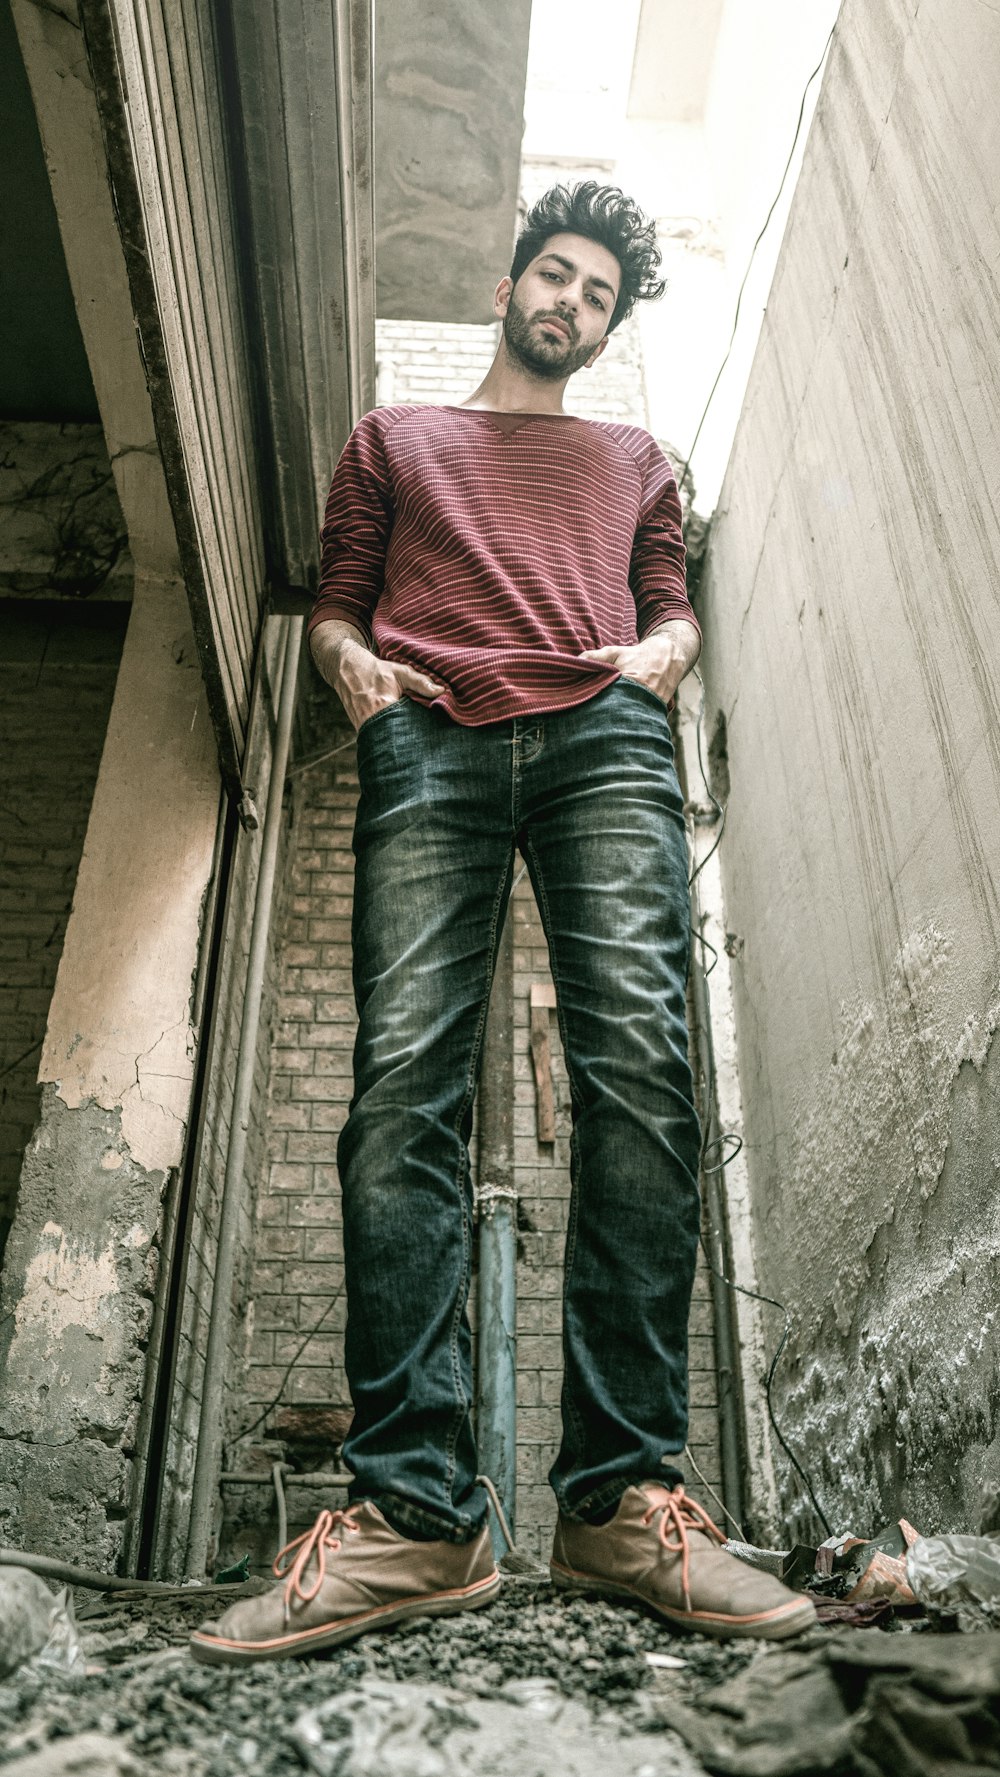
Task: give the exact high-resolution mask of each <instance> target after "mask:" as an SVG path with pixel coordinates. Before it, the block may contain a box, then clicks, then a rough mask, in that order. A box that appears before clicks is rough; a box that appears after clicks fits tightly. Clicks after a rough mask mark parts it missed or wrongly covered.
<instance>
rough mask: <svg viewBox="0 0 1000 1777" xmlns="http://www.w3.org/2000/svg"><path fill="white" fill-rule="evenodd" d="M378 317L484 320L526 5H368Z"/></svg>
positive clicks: (509, 239)
mask: <svg viewBox="0 0 1000 1777" xmlns="http://www.w3.org/2000/svg"><path fill="white" fill-rule="evenodd" d="M373 12H374V32H375V85H374V109H375V136H374V161H375V167H374V171H375V262H376V270H377V299H376V309H377V313H378V314H379V315H384V316H386V317H394V318H396V319H400V318H402V319H407V320H409V319H413V318H416V319H419V320H421V321H449V322H472V323H477V322H485V321H488V320H489V317H490V298H491V297H492V294H493V291H494V288H495V286H496V284H497V283H498V281H499V279H500V278H502V277H503V275H504V272H505V271H507V269H508V267H509V265H510V256H511V250H512V248H513V245H514V231H515V227H516V224H517V175H518V164H519V160H520V154H521V133H522V128H523V110H524V81H525V67H526V64H527V58H528V24H529V20H530V16H531V0H508V4H507V5H506V6H504V7H503V8H499V7H496V6H493V5H491V4H489V0H409V4H407V5H405V6H404V5H401V4H400V3H399V0H374V5H373Z"/></svg>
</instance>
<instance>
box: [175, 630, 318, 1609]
mask: <svg viewBox="0 0 1000 1777" xmlns="http://www.w3.org/2000/svg"><path fill="white" fill-rule="evenodd" d="M302 624H303V619H302V618H301V617H288V618H286V619H285V634H284V638H283V647H282V654H281V671H280V679H279V685H280V689H279V693H278V716H277V722H276V724H275V734H274V746H273V749H272V754H271V776H270V781H269V783H268V786H267V807H266V810H265V814H264V825H263V829H262V833H261V847H260V864H259V867H258V870H257V888H256V893H255V896H254V909H253V925H252V928H251V932H250V949H249V953H248V956H247V973H246V986H245V989H244V994H243V1013H242V1018H241V1021H240V1040H239V1048H238V1050H237V1055H236V1079H235V1083H234V1086H233V1108H232V1115H231V1119H230V1126H229V1147H228V1152H227V1154H226V1175H225V1180H224V1182H223V1187H222V1211H221V1214H220V1218H219V1237H218V1245H217V1249H216V1263H215V1278H214V1283H213V1288H212V1311H211V1315H210V1318H209V1327H208V1343H207V1346H206V1350H205V1372H204V1380H203V1385H202V1396H201V1415H200V1419H199V1424H198V1450H197V1455H196V1458H195V1469H194V1480H193V1482H192V1487H191V1518H190V1522H189V1526H188V1542H187V1559H186V1565H187V1571H188V1573H189V1574H190V1575H192V1576H194V1577H200V1576H201V1575H202V1574H203V1573H204V1571H205V1568H206V1565H207V1562H208V1550H209V1544H210V1541H211V1537H212V1530H213V1524H212V1520H213V1515H214V1507H215V1502H216V1499H217V1497H218V1481H219V1473H218V1471H219V1453H220V1448H221V1444H222V1416H223V1394H224V1390H225V1381H226V1353H227V1348H228V1345H229V1329H230V1317H231V1313H232V1296H233V1284H234V1282H235V1278H236V1261H237V1235H238V1233H239V1223H240V1212H241V1209H242V1206H243V1187H244V1166H245V1161H246V1148H247V1133H248V1130H249V1127H250V1100H251V1095H252V1092H253V1078H254V1069H255V1064H256V1059H257V1036H258V1032H259V1030H260V1013H261V1000H262V997H263V991H264V972H265V969H266V966H267V948H268V935H269V932H270V924H271V903H272V900H273V896H274V877H275V868H276V865H277V858H278V843H279V840H280V838H281V805H282V798H283V795H284V789H285V772H286V770H287V767H288V752H289V747H290V745H291V737H292V720H293V717H294V714H295V693H296V687H297V681H298V667H299V653H300V649H301V645H302Z"/></svg>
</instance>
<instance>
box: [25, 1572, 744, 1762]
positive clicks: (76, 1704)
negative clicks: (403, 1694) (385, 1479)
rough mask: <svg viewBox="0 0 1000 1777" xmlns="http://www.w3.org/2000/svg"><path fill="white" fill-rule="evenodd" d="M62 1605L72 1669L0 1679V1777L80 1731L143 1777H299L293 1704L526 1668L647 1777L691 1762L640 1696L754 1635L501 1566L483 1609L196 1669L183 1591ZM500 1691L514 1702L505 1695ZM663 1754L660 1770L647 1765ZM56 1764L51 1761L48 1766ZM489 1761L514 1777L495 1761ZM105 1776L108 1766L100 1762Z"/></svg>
mask: <svg viewBox="0 0 1000 1777" xmlns="http://www.w3.org/2000/svg"><path fill="white" fill-rule="evenodd" d="M251 1583H252V1584H254V1583H256V1584H259V1583H260V1582H251ZM77 1612H78V1627H79V1632H80V1637H81V1640H82V1642H83V1648H84V1653H85V1656H86V1660H87V1669H86V1671H85V1673H84V1674H83V1675H82V1676H78V1677H76V1678H71V1677H67V1676H66V1675H59V1674H54V1673H51V1672H50V1673H45V1674H42V1673H39V1672H38V1671H36V1670H34V1668H33V1667H31V1666H30V1665H29V1666H23V1667H22V1668H21V1669H20V1670H19V1671H18V1672H16V1673H13V1674H12V1675H11V1676H10V1677H9V1678H8V1679H7V1680H6V1682H4V1683H0V1724H2V1726H0V1774H2V1777H8V1773H9V1774H10V1777H34V1773H33V1772H32V1771H31V1770H30V1768H29V1770H27V1771H22V1770H21V1769H20V1768H19V1766H20V1761H23V1760H24V1759H26V1758H28V1757H31V1756H34V1755H35V1754H36V1753H39V1752H41V1751H42V1750H43V1749H46V1750H47V1751H48V1752H50V1753H52V1754H53V1756H54V1754H55V1750H56V1748H57V1747H59V1746H60V1745H65V1744H66V1741H67V1739H68V1737H79V1738H80V1739H84V1738H85V1737H86V1736H94V1735H103V1736H105V1737H107V1738H110V1739H111V1740H112V1741H114V1743H115V1744H116V1745H117V1746H118V1747H119V1749H120V1750H121V1751H122V1752H123V1753H124V1754H127V1755H129V1756H130V1757H131V1758H132V1759H134V1760H136V1761H137V1762H138V1764H139V1765H140V1766H141V1767H142V1770H143V1772H144V1773H155V1774H157V1777H159V1774H160V1773H163V1774H164V1777H245V1774H246V1773H247V1772H252V1773H253V1774H254V1777H292V1774H295V1777H303V1773H304V1772H305V1771H307V1770H308V1769H309V1766H307V1765H306V1764H305V1763H304V1760H303V1751H302V1748H301V1746H300V1745H299V1743H297V1742H296V1740H295V1739H294V1738H293V1733H292V1730H293V1728H294V1726H295V1724H296V1723H297V1722H298V1721H299V1719H300V1718H301V1717H302V1716H303V1715H305V1714H306V1713H307V1712H309V1711H313V1710H317V1709H321V1708H322V1706H323V1705H324V1704H326V1703H328V1702H329V1701H330V1699H331V1698H335V1697H339V1696H341V1695H342V1694H343V1693H344V1692H347V1691H350V1690H357V1689H358V1688H359V1687H362V1686H365V1685H367V1684H369V1683H371V1682H386V1681H388V1682H391V1683H393V1684H403V1685H415V1686H418V1687H421V1688H425V1687H429V1686H430V1687H438V1686H440V1687H442V1688H443V1689H446V1690H449V1691H450V1690H455V1691H457V1692H459V1693H460V1694H461V1695H462V1696H463V1697H464V1699H465V1700H466V1702H467V1703H468V1705H469V1707H470V1708H472V1707H474V1705H475V1703H476V1701H477V1700H480V1699H482V1700H491V1699H496V1698H497V1697H498V1695H499V1694H500V1692H501V1691H502V1690H503V1687H504V1686H505V1685H507V1684H509V1683H510V1682H511V1681H517V1680H524V1679H527V1678H531V1679H534V1680H536V1681H539V1680H541V1681H547V1683H548V1685H549V1686H551V1687H553V1688H554V1692H555V1693H557V1694H558V1695H559V1697H561V1698H562V1699H564V1700H566V1701H567V1702H572V1703H573V1704H574V1705H575V1706H578V1708H579V1711H580V1713H581V1714H582V1715H585V1717H586V1719H587V1721H588V1722H589V1723H590V1727H591V1731H592V1732H596V1730H597V1729H598V1728H599V1729H600V1731H601V1733H602V1735H604V1736H605V1737H606V1739H608V1740H609V1741H610V1742H611V1743H614V1741H615V1737H616V1736H618V1737H620V1738H621V1740H622V1742H623V1743H625V1742H628V1743H629V1745H630V1747H631V1746H633V1745H634V1746H635V1747H637V1748H641V1749H642V1751H643V1760H641V1761H637V1763H636V1765H635V1767H634V1769H635V1771H636V1774H637V1777H638V1773H639V1772H640V1771H642V1770H643V1769H644V1768H645V1769H646V1771H647V1773H649V1774H650V1777H661V1771H662V1777H694V1774H695V1773H697V1772H698V1771H699V1767H698V1764H697V1762H696V1761H695V1760H694V1759H693V1758H692V1757H691V1755H690V1754H689V1753H688V1752H687V1751H686V1749H685V1748H684V1747H683V1744H682V1743H681V1742H680V1741H677V1740H675V1739H674V1737H673V1736H672V1735H668V1734H667V1733H666V1732H665V1730H663V1729H657V1730H656V1732H655V1733H654V1735H653V1737H652V1738H650V1737H649V1736H648V1734H647V1732H646V1729H647V1727H648V1723H647V1722H646V1719H645V1715H644V1713H643V1710H642V1707H641V1702H640V1699H641V1698H642V1697H643V1695H644V1693H645V1692H647V1691H651V1690H652V1689H654V1688H656V1687H659V1686H661V1685H662V1684H664V1683H669V1684H670V1685H671V1687H672V1688H674V1689H675V1690H676V1693H677V1695H678V1696H680V1697H683V1698H693V1697H695V1696H697V1695H698V1694H699V1693H700V1692H701V1691H703V1690H708V1689H710V1688H712V1687H714V1686H715V1685H717V1684H719V1683H721V1682H722V1681H723V1680H725V1679H728V1678H731V1677H733V1676H734V1675H735V1674H736V1673H738V1672H739V1671H740V1670H741V1668H742V1667H743V1666H744V1665H746V1663H747V1661H748V1660H750V1659H752V1657H753V1654H754V1652H755V1649H756V1648H757V1647H758V1646H759V1644H758V1643H754V1642H746V1641H741V1642H739V1643H718V1642H712V1641H709V1640H707V1639H705V1638H704V1637H701V1636H688V1637H683V1638H681V1637H679V1636H673V1635H672V1634H671V1633H670V1631H669V1630H668V1629H666V1628H665V1627H664V1625H663V1624H662V1623H660V1622H658V1621H656V1620H655V1619H654V1618H652V1617H650V1616H647V1615H645V1614H643V1613H641V1612H640V1611H638V1610H631V1609H628V1608H625V1607H621V1606H618V1605H612V1604H609V1603H607V1602H605V1601H603V1600H599V1599H593V1598H574V1599H571V1600H568V1599H566V1598H565V1597H564V1595H563V1594H561V1593H557V1592H556V1591H555V1589H554V1588H553V1587H552V1586H551V1585H550V1584H549V1582H548V1580H545V1581H544V1582H537V1581H534V1580H530V1579H524V1578H515V1577H513V1576H511V1577H507V1578H505V1579H504V1584H503V1589H502V1591H501V1593H500V1596H499V1598H498V1599H497V1601H496V1603H495V1604H493V1605H492V1606H491V1607H490V1609H489V1610H483V1611H474V1612H468V1613H465V1614H463V1615H460V1616H456V1617H440V1618H427V1619H424V1620H420V1619H415V1620H413V1621H412V1622H409V1623H407V1624H405V1625H402V1626H400V1627H399V1628H398V1629H396V1630H394V1631H392V1632H391V1633H388V1634H379V1635H367V1636H364V1637H362V1638H361V1639H360V1640H358V1641H355V1642H349V1643H345V1644H344V1645H343V1646H342V1647H339V1648H333V1649H331V1650H329V1652H328V1653H327V1654H326V1655H324V1656H323V1657H322V1658H317V1659H298V1660H289V1661H275V1662H265V1663H262V1664H259V1665H252V1666H212V1667H205V1666H200V1665H198V1664H197V1663H196V1662H195V1661H193V1660H192V1659H191V1658H190V1656H189V1655H188V1653H187V1647H186V1644H187V1638H188V1636H189V1634H190V1632H191V1630H192V1629H194V1628H195V1627H196V1626H197V1625H198V1623H199V1622H201V1621H202V1619H203V1618H204V1616H205V1612H206V1603H205V1599H204V1598H200V1597H199V1596H198V1594H197V1592H196V1591H192V1592H190V1593H187V1594H185V1593H183V1592H180V1593H175V1594H172V1595H171V1596H169V1597H155V1596H149V1595H147V1596H145V1597H141V1596H138V1595H136V1594H128V1593H116V1594H114V1595H113V1596H109V1597H105V1598H95V1597H94V1596H93V1595H92V1594H82V1595H80V1594H78V1597H77ZM650 1656H656V1660H655V1663H653V1662H651V1659H650ZM664 1660H669V1661H670V1662H671V1664H669V1665H664V1664H663V1661H664ZM506 1702H507V1705H508V1707H509V1708H510V1709H511V1710H513V1709H514V1708H515V1705H514V1703H513V1701H512V1700H511V1698H510V1697H507V1699H506ZM517 1708H518V1710H519V1713H518V1716H517V1719H518V1721H524V1720H525V1719H527V1718H526V1717H525V1715H524V1711H523V1706H521V1705H518V1706H517ZM565 1719H566V1723H567V1726H569V1725H571V1724H574V1723H576V1722H577V1721H578V1719H579V1718H578V1716H577V1714H576V1708H574V1710H573V1711H572V1712H571V1713H570V1714H569V1715H568V1716H567V1717H566V1718H565ZM574 1731H575V1730H574ZM661 1742H662V1743H661ZM668 1753H670V1754H671V1756H672V1757H673V1760H674V1763H673V1764H672V1765H671V1764H670V1763H669V1762H667V1763H666V1764H664V1763H663V1761H664V1759H666V1758H667V1754H668ZM630 1756H631V1753H630ZM656 1760H659V1761H660V1763H659V1764H657V1763H656V1762H655V1761H656ZM63 1768H64V1767H61V1766H56V1765H53V1766H52V1771H53V1772H55V1771H57V1770H58V1771H59V1772H60V1777H61V1773H62V1770H63ZM445 1768H446V1769H447V1767H445ZM632 1768H633V1767H631V1766H629V1765H627V1764H624V1763H623V1762H622V1760H621V1759H619V1758H618V1754H617V1749H616V1750H615V1753H614V1755H613V1756H611V1755H608V1754H607V1753H606V1756H605V1759H604V1764H603V1771H604V1777H612V1773H613V1774H614V1777H617V1774H618V1771H619V1770H622V1771H631V1770H632ZM97 1769H99V1767H95V1768H93V1769H88V1768H87V1767H85V1766H82V1767H81V1770H80V1777H84V1773H85V1777H96V1771H97ZM122 1769H123V1771H125V1770H127V1769H128V1768H127V1767H122ZM529 1769H530V1767H529ZM45 1770H46V1777H48V1767H45ZM66 1770H67V1772H69V1771H70V1770H72V1767H66ZM498 1770H499V1771H502V1772H503V1777H522V1774H521V1773H518V1772H516V1771H515V1768H514V1767H512V1766H509V1765H507V1764H506V1763H504V1764H501V1765H500V1766H498ZM571 1770H572V1766H569V1765H566V1766H563V1765H561V1764H557V1765H555V1766H551V1765H550V1766H549V1769H548V1771H547V1772H546V1774H545V1777H564V1772H565V1774H566V1777H568V1773H569V1772H570V1771H571ZM107 1772H108V1777H111V1774H112V1773H114V1777H118V1767H116V1766H113V1765H109V1766H108V1767H107ZM73 1777H77V1773H76V1772H74V1773H73ZM102 1777H104V1774H103V1773H102ZM491 1777H492V1773H491Z"/></svg>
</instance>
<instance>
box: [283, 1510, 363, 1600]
mask: <svg viewBox="0 0 1000 1777" xmlns="http://www.w3.org/2000/svg"><path fill="white" fill-rule="evenodd" d="M360 1529H361V1526H360V1524H359V1523H358V1522H357V1519H356V1518H352V1516H351V1508H350V1506H348V1508H347V1510H346V1511H343V1512H329V1511H326V1510H323V1511H322V1512H320V1515H319V1517H318V1518H317V1519H316V1522H315V1524H314V1525H313V1527H312V1529H311V1530H306V1531H304V1532H303V1534H302V1535H301V1536H297V1537H295V1538H294V1540H293V1541H292V1542H290V1543H286V1544H285V1547H284V1548H283V1549H281V1550H279V1552H278V1554H277V1555H276V1556H275V1558H274V1568H273V1573H274V1577H275V1579H276V1580H284V1581H285V1624H286V1627H287V1624H288V1621H289V1617H290V1614H291V1608H292V1599H293V1598H298V1599H299V1600H300V1601H301V1603H302V1604H311V1603H312V1601H313V1599H314V1598H315V1596H316V1594H317V1592H318V1591H319V1589H320V1586H321V1585H322V1584H323V1581H324V1580H325V1579H326V1551H327V1549H330V1550H332V1551H334V1552H335V1551H336V1550H337V1549H339V1548H340V1546H341V1542H342V1540H343V1539H342V1536H335V1535H334V1532H335V1531H337V1530H340V1531H341V1532H343V1531H345V1530H346V1531H355V1532H356V1531H359V1530H360ZM294 1549H297V1550H298V1554H297V1555H294V1556H293V1554H292V1551H293V1550H294ZM314 1555H315V1557H316V1578H315V1580H314V1581H313V1584H312V1585H311V1586H309V1587H308V1588H306V1587H304V1586H303V1584H302V1580H303V1576H304V1574H305V1572H306V1569H307V1568H308V1566H309V1563H310V1561H311V1560H312V1558H313V1556H314Z"/></svg>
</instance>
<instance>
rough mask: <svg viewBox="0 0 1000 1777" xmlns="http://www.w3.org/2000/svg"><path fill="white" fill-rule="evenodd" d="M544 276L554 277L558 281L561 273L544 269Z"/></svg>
mask: <svg viewBox="0 0 1000 1777" xmlns="http://www.w3.org/2000/svg"><path fill="white" fill-rule="evenodd" d="M542 277H543V278H554V279H555V280H556V282H557V283H558V281H559V273H558V272H557V271H543V273H542Z"/></svg>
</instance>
